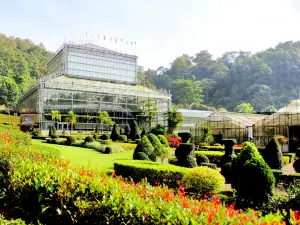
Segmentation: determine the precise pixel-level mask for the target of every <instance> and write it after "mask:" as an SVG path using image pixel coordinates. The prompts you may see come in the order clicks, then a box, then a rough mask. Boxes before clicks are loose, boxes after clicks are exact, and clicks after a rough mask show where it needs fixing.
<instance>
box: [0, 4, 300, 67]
mask: <svg viewBox="0 0 300 225" xmlns="http://www.w3.org/2000/svg"><path fill="white" fill-rule="evenodd" d="M0 3H1V4H0V21H1V22H0V33H3V34H6V35H7V36H15V37H20V38H28V39H30V40H32V41H33V42H34V43H40V42H43V43H44V45H45V47H46V48H47V49H48V50H51V51H55V50H56V49H58V48H59V47H60V46H61V45H62V44H63V42H64V41H65V40H72V41H73V40H75V41H76V42H79V41H84V40H85V39H86V32H87V33H88V40H89V41H93V42H94V43H96V44H100V45H103V46H104V47H109V48H111V49H114V50H118V51H122V52H128V53H136V54H137V55H138V56H139V64H140V65H143V66H144V67H145V69H147V68H152V69H156V68H158V67H159V66H165V67H168V66H169V63H170V62H171V61H173V60H174V59H175V58H176V57H177V56H180V55H182V54H184V53H187V54H189V55H193V54H195V53H197V52H199V51H200V50H208V51H209V52H211V53H212V54H213V56H214V57H219V56H221V55H222V53H223V52H225V51H232V50H247V51H251V52H256V51H260V50H263V49H266V48H268V47H273V46H275V45H276V44H277V43H278V42H284V41H288V40H294V41H297V40H300V29H299V23H300V1H299V0H185V1H179V0H151V1H146V0H115V1H108V0H106V1H104V0H85V1H84V0H60V1H59V0H51V1H49V0H48V1H41V0H26V1H23V0H1V1H0ZM98 34H99V35H100V37H103V36H106V37H113V38H122V39H124V40H129V41H136V42H137V44H136V46H133V47H131V46H128V45H126V44H111V43H110V42H109V41H101V40H102V39H101V38H100V41H99V40H97V36H98ZM92 36H93V38H92Z"/></svg>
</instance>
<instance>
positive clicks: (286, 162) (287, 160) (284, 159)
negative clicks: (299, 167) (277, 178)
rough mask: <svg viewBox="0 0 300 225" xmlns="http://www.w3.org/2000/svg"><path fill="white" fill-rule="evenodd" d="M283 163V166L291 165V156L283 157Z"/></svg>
mask: <svg viewBox="0 0 300 225" xmlns="http://www.w3.org/2000/svg"><path fill="white" fill-rule="evenodd" d="M282 162H283V165H287V164H289V163H290V157H289V156H282Z"/></svg>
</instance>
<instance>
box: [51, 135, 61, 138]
mask: <svg viewBox="0 0 300 225" xmlns="http://www.w3.org/2000/svg"><path fill="white" fill-rule="evenodd" d="M51 138H52V139H55V138H59V136H58V134H52V135H51Z"/></svg>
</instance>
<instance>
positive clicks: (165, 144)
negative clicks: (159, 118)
mask: <svg viewBox="0 0 300 225" xmlns="http://www.w3.org/2000/svg"><path fill="white" fill-rule="evenodd" d="M157 138H158V139H159V141H160V143H161V144H162V145H164V146H166V147H169V142H168V139H167V138H166V137H165V136H164V135H161V134H159V135H157Z"/></svg>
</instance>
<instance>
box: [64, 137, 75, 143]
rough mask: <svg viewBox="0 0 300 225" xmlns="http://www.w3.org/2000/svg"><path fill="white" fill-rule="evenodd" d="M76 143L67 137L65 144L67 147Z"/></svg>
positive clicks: (72, 138) (73, 138) (73, 139)
mask: <svg viewBox="0 0 300 225" xmlns="http://www.w3.org/2000/svg"><path fill="white" fill-rule="evenodd" d="M75 142H76V138H75V137H73V136H67V141H66V144H67V145H73V144H74V143H75Z"/></svg>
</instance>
